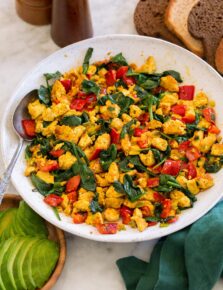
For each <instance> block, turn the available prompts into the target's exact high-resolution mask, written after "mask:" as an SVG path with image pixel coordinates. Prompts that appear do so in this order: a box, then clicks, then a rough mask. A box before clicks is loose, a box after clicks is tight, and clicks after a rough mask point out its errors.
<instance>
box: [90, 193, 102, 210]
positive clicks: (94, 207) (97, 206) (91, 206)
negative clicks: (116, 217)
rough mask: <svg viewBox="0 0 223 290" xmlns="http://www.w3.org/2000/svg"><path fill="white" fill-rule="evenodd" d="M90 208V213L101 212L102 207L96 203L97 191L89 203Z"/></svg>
mask: <svg viewBox="0 0 223 290" xmlns="http://www.w3.org/2000/svg"><path fill="white" fill-rule="evenodd" d="M90 209H91V212H92V213H97V212H102V211H103V207H102V206H100V204H99V203H98V193H97V192H96V194H95V197H94V198H93V200H92V201H91V203H90Z"/></svg>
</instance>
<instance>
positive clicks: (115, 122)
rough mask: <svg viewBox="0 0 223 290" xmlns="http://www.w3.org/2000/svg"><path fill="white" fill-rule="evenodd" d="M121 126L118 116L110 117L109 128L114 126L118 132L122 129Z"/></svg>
mask: <svg viewBox="0 0 223 290" xmlns="http://www.w3.org/2000/svg"><path fill="white" fill-rule="evenodd" d="M122 127H123V122H122V120H121V119H119V118H114V119H112V121H111V128H114V129H115V130H117V131H118V132H120V131H121V130H122Z"/></svg>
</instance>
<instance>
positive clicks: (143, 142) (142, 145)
mask: <svg viewBox="0 0 223 290" xmlns="http://www.w3.org/2000/svg"><path fill="white" fill-rule="evenodd" d="M137 144H138V145H139V147H140V148H141V149H144V148H147V147H148V141H147V140H138V141H137Z"/></svg>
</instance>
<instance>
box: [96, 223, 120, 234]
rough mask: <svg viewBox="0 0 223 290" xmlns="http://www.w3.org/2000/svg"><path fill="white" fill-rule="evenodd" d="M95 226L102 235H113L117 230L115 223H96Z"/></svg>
mask: <svg viewBox="0 0 223 290" xmlns="http://www.w3.org/2000/svg"><path fill="white" fill-rule="evenodd" d="M96 227H97V229H98V231H99V233H100V234H102V235H114V234H116V233H117V231H118V224H117V223H105V224H98V225H97V226H96Z"/></svg>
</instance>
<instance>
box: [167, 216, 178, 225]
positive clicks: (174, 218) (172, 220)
mask: <svg viewBox="0 0 223 290" xmlns="http://www.w3.org/2000/svg"><path fill="white" fill-rule="evenodd" d="M177 220H178V216H175V217H173V218H172V219H169V220H168V221H167V223H168V224H173V223H175V222H176V221H177Z"/></svg>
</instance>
